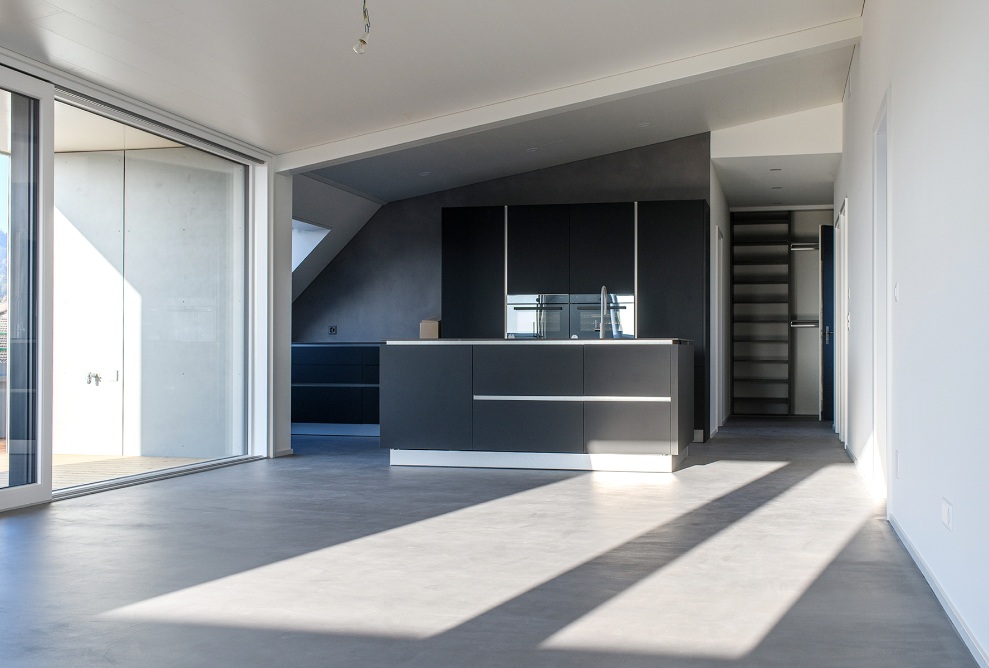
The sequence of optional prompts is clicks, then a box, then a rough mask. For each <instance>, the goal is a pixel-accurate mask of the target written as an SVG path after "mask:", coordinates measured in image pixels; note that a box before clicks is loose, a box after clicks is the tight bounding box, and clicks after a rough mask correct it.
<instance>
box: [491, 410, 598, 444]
mask: <svg viewBox="0 0 989 668" xmlns="http://www.w3.org/2000/svg"><path fill="white" fill-rule="evenodd" d="M582 422H583V413H582V411H581V404H580V402H573V401H571V402H557V401H475V402H474V449H475V450H486V451H494V452H583V451H584V450H583V444H582V440H581V436H582Z"/></svg>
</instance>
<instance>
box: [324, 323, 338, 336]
mask: <svg viewBox="0 0 989 668" xmlns="http://www.w3.org/2000/svg"><path fill="white" fill-rule="evenodd" d="M326 333H327V334H329V335H330V336H336V335H337V326H336V325H330V326H329V327H327V328H326Z"/></svg>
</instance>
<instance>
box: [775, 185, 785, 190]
mask: <svg viewBox="0 0 989 668" xmlns="http://www.w3.org/2000/svg"><path fill="white" fill-rule="evenodd" d="M773 190H783V186H773Z"/></svg>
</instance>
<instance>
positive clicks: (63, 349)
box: [53, 148, 246, 458]
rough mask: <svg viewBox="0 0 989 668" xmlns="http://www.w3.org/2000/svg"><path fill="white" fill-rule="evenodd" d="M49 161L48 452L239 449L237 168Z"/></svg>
mask: <svg viewBox="0 0 989 668" xmlns="http://www.w3.org/2000/svg"><path fill="white" fill-rule="evenodd" d="M55 164H56V175H55V176H56V190H55V206H56V225H55V248H56V254H55V267H54V279H55V289H54V292H55V300H56V302H55V303H56V306H55V313H56V315H55V337H54V353H53V355H54V364H53V370H54V388H53V393H54V401H55V405H54V412H55V415H56V416H58V417H57V420H56V421H55V425H54V434H53V440H54V451H55V452H56V453H75V454H116V455H120V454H124V455H144V456H158V457H195V458H216V457H226V456H230V455H238V454H243V449H244V442H245V438H244V427H245V413H244V411H245V406H244V387H245V364H244V359H245V347H244V346H245V343H246V341H245V335H244V332H245V320H246V308H245V297H246V293H245V286H244V282H245V262H246V250H245V216H244V201H245V198H244V171H243V167H242V166H240V165H237V164H235V163H232V162H229V161H227V160H223V159H221V158H217V157H215V156H212V155H209V154H206V153H204V152H202V151H199V150H197V149H193V148H167V149H151V150H132V151H126V152H124V151H119V152H114V151H104V152H88V153H63V154H59V155H58V156H57V158H56V162H55ZM92 372H96V373H99V375H100V376H101V382H100V383H87V382H86V379H87V374H89V373H92Z"/></svg>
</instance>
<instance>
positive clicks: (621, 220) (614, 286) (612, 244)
mask: <svg viewBox="0 0 989 668" xmlns="http://www.w3.org/2000/svg"><path fill="white" fill-rule="evenodd" d="M510 275H511V274H509V276H510ZM602 285H605V286H607V287H608V292H611V293H617V294H628V295H630V294H633V293H634V292H635V205H634V204H632V203H631V202H622V203H618V204H580V205H575V206H572V207H570V293H571V294H590V293H597V292H600V291H601V286H602Z"/></svg>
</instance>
